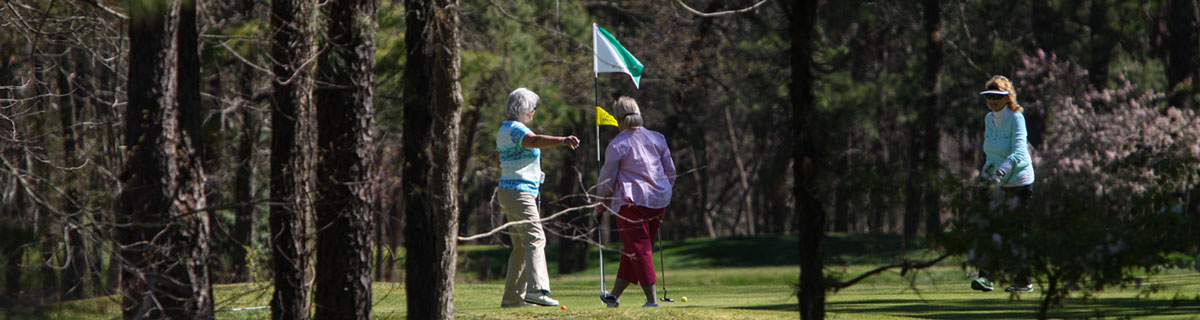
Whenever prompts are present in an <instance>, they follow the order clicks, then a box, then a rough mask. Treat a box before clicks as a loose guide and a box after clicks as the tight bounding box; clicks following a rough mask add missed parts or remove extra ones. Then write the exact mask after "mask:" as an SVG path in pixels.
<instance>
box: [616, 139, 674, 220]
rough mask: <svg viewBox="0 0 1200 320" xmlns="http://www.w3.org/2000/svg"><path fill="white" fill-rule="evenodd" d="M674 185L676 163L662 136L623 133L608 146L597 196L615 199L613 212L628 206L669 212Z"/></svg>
mask: <svg viewBox="0 0 1200 320" xmlns="http://www.w3.org/2000/svg"><path fill="white" fill-rule="evenodd" d="M674 185H675V161H673V160H671V149H669V148H667V139H665V138H663V135H662V134H661V133H658V132H655V131H653V130H649V129H646V128H643V127H635V128H632V129H626V130H622V131H621V133H618V134H617V136H616V137H614V138H613V139H612V142H609V143H608V149H607V150H605V152H604V167H601V168H600V182H599V184H598V185H597V192H598V193H599V195H600V196H601V197H611V198H612V199H611V202H610V204H609V208H611V209H612V210H614V211H619V210H621V207H622V206H626V205H638V206H642V207H647V208H651V209H662V208H666V207H667V205H668V204H670V203H671V188H672V187H673V186H674Z"/></svg>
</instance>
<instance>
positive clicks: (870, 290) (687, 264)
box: [0, 235, 1200, 319]
mask: <svg viewBox="0 0 1200 320" xmlns="http://www.w3.org/2000/svg"><path fill="white" fill-rule="evenodd" d="M830 239H831V241H829V242H828V244H829V247H828V248H829V249H827V256H829V257H830V259H829V261H828V262H827V264H826V266H827V273H828V274H830V275H833V276H835V277H839V278H843V279H844V278H849V277H853V276H856V275H858V274H861V273H862V272H865V271H868V270H870V269H872V268H875V267H877V266H879V265H880V264H882V263H884V262H887V261H893V259H898V258H909V259H913V260H923V259H927V258H929V257H930V256H931V255H933V254H932V253H931V252H929V251H927V250H920V251H904V250H901V246H900V245H898V244H896V243H894V242H892V240H895V239H891V238H888V237H880V238H871V239H866V238H862V239H860V238H854V237H841V236H837V235H835V236H832V237H831V238H830ZM794 241H795V240H794V238H787V237H761V238H749V239H718V240H709V239H703V240H689V241H682V242H669V243H666V244H665V245H666V247H667V251H666V258H667V264H668V269H667V274H666V278H665V279H663V278H660V279H659V281H660V282H659V285H660V289H661V286H662V285H663V284H664V282H665V284H666V286H667V289H668V296H669V297H671V298H674V299H675V301H676V302H674V303H670V302H660V304H661V305H662V306H661V307H659V308H642V307H641V304H642V303H643V302H644V296H643V295H642V292H641V290H639V288H637V287H633V288H630V289H628V290H627V291H626V293H625V295H624V296H623V297H622V306H621V307H620V308H615V309H613V308H606V307H604V306H603V305H601V303H600V300H599V292H600V286H599V282H598V279H597V278H598V276H599V273H600V272H599V269H598V268H597V267H598V265H597V263H596V261H594V259H593V261H592V268H590V269H588V270H586V271H583V272H578V273H573V274H567V275H560V274H557V273H555V272H554V270H555V268H553V267H552V268H551V288H552V290H553V292H554V294H555V297H556V298H557V299H559V300H560V301H561V302H562V303H563V304H564V305H566V306H567V307H568V308H567V310H562V309H560V308H552V307H525V308H517V309H502V308H500V307H499V306H500V295H501V292H502V289H503V285H504V284H503V280H502V279H479V278H478V273H477V272H475V271H472V272H462V268H460V272H459V277H458V279H459V280H460V281H459V282H458V284H457V285H456V286H455V316H456V318H459V319H535V318H536V319H796V318H798V316H799V315H798V307H797V304H796V296H795V291H794V287H793V285H794V284H795V283H796V282H797V280H798V276H799V268H798V267H796V266H795V265H794V264H793V265H788V264H782V263H783V262H785V261H795V259H796V255H797V253H796V251H791V250H792V249H790V248H788V246H792V245H794V244H795V242H794ZM857 241H875V242H877V243H874V244H864V243H855V242H857ZM739 246H743V247H746V248H745V249H744V250H738V251H737V252H732V253H731V252H729V250H737V249H738V248H740V247H739ZM830 249H834V250H830ZM465 251H470V252H485V253H486V254H491V255H495V257H494V258H492V259H497V258H503V257H505V256H506V255H507V249H505V248H503V247H499V246H471V247H467V248H466V250H465ZM772 252H782V253H781V254H779V255H777V256H764V255H767V254H770V253H772ZM594 253H595V252H594V251H593V254H594ZM656 258H657V256H656ZM551 260H552V261H553V259H551ZM610 260H611V261H610ZM656 263H657V259H656ZM604 267H605V270H606V283H607V284H608V287H609V288H611V286H612V283H613V280H614V279H615V276H614V274H615V271H616V256H615V255H606V259H605V265H604ZM495 275H496V273H495V272H493V276H495ZM1144 279H1145V281H1143V283H1142V285H1141V286H1135V285H1132V284H1131V285H1130V286H1127V287H1124V288H1121V287H1114V288H1110V289H1107V290H1105V291H1103V292H1097V293H1093V294H1091V295H1090V296H1088V297H1087V298H1086V299H1085V298H1083V296H1082V295H1079V294H1074V295H1072V296H1071V298H1069V299H1067V300H1065V301H1063V304H1062V305H1061V306H1058V307H1055V308H1054V309H1053V310H1052V311H1051V317H1053V318H1125V317H1132V318H1147V319H1200V274H1198V273H1196V272H1195V271H1193V270H1188V269H1170V270H1166V271H1165V272H1162V273H1160V274H1157V275H1148V276H1145V277H1144ZM968 280H969V279H968V278H967V277H966V271H965V270H964V269H963V268H962V267H961V260H960V259H948V260H946V261H943V262H942V263H941V264H939V265H937V266H934V267H932V268H929V269H924V270H919V271H915V272H913V273H909V274H908V275H906V276H901V275H900V274H899V273H898V270H894V271H888V272H884V273H881V274H879V275H877V276H876V277H873V278H870V279H868V280H866V281H863V282H860V283H859V284H857V285H855V286H853V287H850V288H848V289H845V290H841V291H838V292H831V293H829V295H828V297H827V304H826V310H827V317H828V318H830V319H911V318H924V319H1029V318H1033V317H1035V316H1036V313H1037V310H1038V308H1039V306H1040V303H1041V298H1042V296H1041V292H1042V291H1043V290H1045V288H1044V287H1042V286H1041V285H1039V287H1038V292H1035V293H1027V294H1021V295H1012V294H1008V293H1004V292H1001V291H997V292H990V293H981V292H977V291H972V290H971V289H970V288H969V286H968ZM998 285H999V286H1001V287H1003V286H1005V285H1007V283H998ZM660 293H661V291H660ZM215 294H216V296H217V306H216V309H217V311H218V312H217V313H216V317H217V319H268V318H269V317H270V311H269V310H267V309H245V308H255V307H263V306H266V305H267V303H268V301H269V300H270V294H271V291H270V287H269V286H268V284H267V283H265V282H258V283H248V284H234V285H218V286H216V288H215ZM684 296H687V297H688V302H682V297H684ZM373 298H374V310H373V311H374V316H375V318H376V319H404V318H405V315H406V308H407V305H406V302H405V290H404V286H403V283H389V282H376V283H375V284H374V296H373ZM116 299H117V298H116V296H108V297H102V298H94V299H88V300H81V301H74V302H68V303H61V304H57V305H54V306H52V307H50V308H40V309H36V310H19V312H16V313H10V314H8V315H9V317H10V318H13V319H116V318H119V317H120V314H119V313H120V308H119V301H117V300H116ZM234 310H239V311H234ZM2 317H3V316H0V318H2Z"/></svg>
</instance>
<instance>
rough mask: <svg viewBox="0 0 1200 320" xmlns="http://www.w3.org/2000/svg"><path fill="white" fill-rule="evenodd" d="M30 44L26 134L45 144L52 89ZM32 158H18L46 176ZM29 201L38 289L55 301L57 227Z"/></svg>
mask: <svg viewBox="0 0 1200 320" xmlns="http://www.w3.org/2000/svg"><path fill="white" fill-rule="evenodd" d="M34 45H36V43H34V44H31V47H30V50H29V51H30V57H31V58H32V59H33V70H32V71H33V74H34V83H33V87H34V97H38V99H37V101H38V102H40V103H39V104H38V105H37V106H36V109H35V110H36V111H35V112H37V113H36V114H34V115H33V116H32V118H31V119H30V120H31V122H32V123H33V127H32V128H30V129H31V130H30V132H29V133H28V135H27V137H29V138H30V139H31V140H32V141H30V143H32V144H33V145H45V144H46V139H45V136H43V135H42V132H45V129H44V128H45V125H46V122H47V121H49V120H48V119H46V118H47V114H48V113H49V111H50V105H51V104H53V103H54V102H53V101H51V94H50V93H51V91H52V90H51V89H50V83H49V80H48V79H46V77H47V73H49V72H50V71H48V70H47V68H49V65H48V63H46V61H45V59H47V58H46V57H43V56H41V54H40V53H39V52H38V50H37V49H36V48H35V47H34ZM36 157H37V156H36V155H34V154H31V153H30V152H25V154H23V159H24V160H22V161H25V162H27V163H28V167H29V168H30V169H32V170H33V175H34V177H37V178H38V179H49V178H50V168H49V165H47V164H46V163H45V162H42V161H36V160H35V158H36ZM33 181H36V180H33ZM25 187H26V190H24V191H26V192H29V191H30V190H32V192H34V193H35V194H38V195H42V194H47V192H44V190H45V188H44V186H43V184H32V185H27V186H25ZM31 204H32V206H31V207H30V209H31V211H33V226H34V234H36V235H37V237H38V242H39V243H38V249H39V250H40V253H41V259H40V262H39V263H38V271H39V273H40V274H41V282H42V286H41V292H40V293H41V297H42V299H43V300H46V301H47V302H54V301H58V299H59V289H58V288H59V287H58V283H59V278H58V272H57V271H56V270H55V269H54V268H53V267H52V265H54V264H56V263H57V262H56V261H54V260H55V259H54V254H55V251H56V250H55V245H56V244H57V243H58V242H59V239H55V236H54V233H53V230H57V229H58V226H57V225H55V223H54V222H55V221H54V220H53V219H51V218H50V214H49V212H47V209H46V208H44V207H43V205H42V204H40V203H37V201H36V200H35V201H32V202H31Z"/></svg>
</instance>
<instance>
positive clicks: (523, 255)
mask: <svg viewBox="0 0 1200 320" xmlns="http://www.w3.org/2000/svg"><path fill="white" fill-rule="evenodd" d="M499 189H500V191H499V192H498V194H497V195H496V199H497V200H499V201H500V209H501V210H503V211H504V215H505V216H507V217H508V221H523V220H536V219H541V215H540V214H539V213H538V206H537V196H536V195H534V194H532V193H526V192H520V191H516V190H512V189H506V188H499ZM508 232H509V236H510V237H511V238H512V246H513V250H512V253H511V254H509V256H508V274H507V275H506V276H505V281H504V297H503V298H502V299H503V300H501V304H505V305H519V304H522V303H524V300H525V293H526V292H528V291H538V290H550V275H549V273H548V272H547V271H546V250H545V248H546V234H545V232H544V231H542V223H540V222H538V223H527V224H519V225H515V226H511V227H508Z"/></svg>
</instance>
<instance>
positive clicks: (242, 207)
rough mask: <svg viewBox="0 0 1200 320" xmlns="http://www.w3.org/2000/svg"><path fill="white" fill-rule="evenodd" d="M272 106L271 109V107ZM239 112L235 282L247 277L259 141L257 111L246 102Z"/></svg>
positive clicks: (234, 257) (234, 186) (234, 190)
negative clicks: (256, 147) (255, 157)
mask: <svg viewBox="0 0 1200 320" xmlns="http://www.w3.org/2000/svg"><path fill="white" fill-rule="evenodd" d="M272 110H274V109H272ZM238 113H239V114H240V117H239V118H241V119H242V123H241V128H242V132H241V134H240V135H239V136H238V144H237V151H236V152H235V153H236V154H235V160H234V168H235V169H234V174H233V202H234V203H235V204H236V205H237V209H236V210H235V211H234V223H233V234H232V236H233V242H234V243H233V248H232V250H230V252H232V253H233V254H232V256H233V257H232V258H233V259H231V262H232V266H231V267H232V268H231V269H233V274H232V278H233V281H234V282H245V281H250V268H249V266H248V265H247V261H246V258H247V254H248V253H249V249H250V248H251V247H252V245H253V243H251V239H253V238H252V236H253V234H254V232H253V230H254V216H255V213H254V207H255V206H254V204H253V203H252V201H253V200H254V199H253V197H254V194H253V192H254V189H253V187H251V180H252V178H253V176H254V165H253V163H251V162H252V161H254V159H253V156H254V149H255V144H256V142H257V141H258V130H259V123H260V121H259V119H258V117H257V116H256V113H257V111H254V110H252V109H250V108H249V106H239V108H238Z"/></svg>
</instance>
